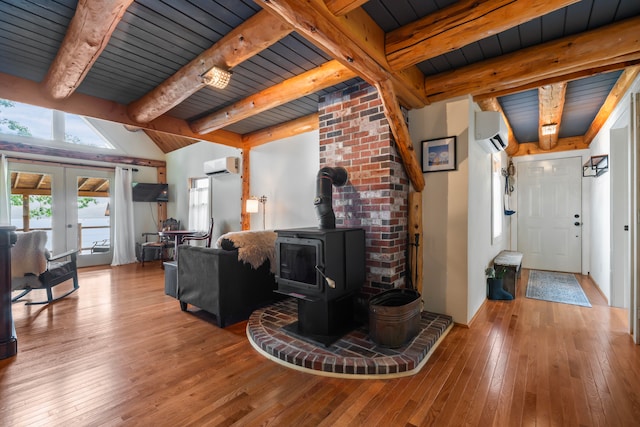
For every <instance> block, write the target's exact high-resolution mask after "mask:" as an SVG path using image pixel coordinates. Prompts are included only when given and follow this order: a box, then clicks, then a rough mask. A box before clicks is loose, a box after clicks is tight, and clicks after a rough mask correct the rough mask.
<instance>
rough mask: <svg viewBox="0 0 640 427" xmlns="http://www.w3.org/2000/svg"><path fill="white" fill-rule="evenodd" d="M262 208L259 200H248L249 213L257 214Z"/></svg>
mask: <svg viewBox="0 0 640 427" xmlns="http://www.w3.org/2000/svg"><path fill="white" fill-rule="evenodd" d="M259 208H260V202H259V201H258V199H247V205H246V209H247V212H248V213H257V212H258V210H259Z"/></svg>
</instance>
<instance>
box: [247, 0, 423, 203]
mask: <svg viewBox="0 0 640 427" xmlns="http://www.w3.org/2000/svg"><path fill="white" fill-rule="evenodd" d="M259 4H260V5H261V6H262V7H264V8H265V9H267V10H270V11H272V12H273V13H274V14H276V15H278V16H280V17H281V18H282V19H284V20H285V21H286V22H288V23H289V24H290V25H292V26H293V27H294V28H295V30H296V31H297V32H299V33H301V34H302V35H303V36H304V37H306V38H307V39H308V40H310V41H311V42H312V43H314V44H316V45H318V46H320V47H321V48H322V49H323V50H325V51H326V52H330V53H331V54H332V55H333V56H334V58H335V59H336V60H338V61H340V62H341V63H342V64H343V65H345V66H346V67H348V68H350V69H351V70H353V71H354V72H355V73H357V74H358V75H359V76H360V77H362V78H363V79H365V80H366V81H367V82H369V83H370V84H372V85H374V86H376V88H377V89H378V91H381V98H382V103H383V106H384V110H385V115H386V116H387V119H388V121H389V127H390V128H391V133H392V134H393V136H394V137H395V138H396V144H397V146H398V151H399V154H400V156H401V158H402V161H403V164H404V167H405V170H406V171H407V175H408V176H409V179H410V180H411V183H412V184H413V186H414V189H415V190H416V191H422V189H423V188H424V177H423V175H422V170H421V168H420V165H419V163H418V159H417V156H416V154H415V151H414V150H413V145H412V144H411V139H410V138H409V131H408V129H407V125H406V123H405V121H404V117H403V116H402V112H401V111H400V105H399V104H398V97H397V96H396V92H395V88H394V83H395V82H396V81H397V80H398V79H397V78H396V77H394V76H393V75H392V74H391V73H390V72H389V71H387V69H385V68H384V67H383V66H382V65H380V64H379V63H378V62H377V61H376V60H375V59H374V58H373V57H372V56H371V55H370V54H369V53H368V50H365V49H364V48H363V47H362V46H361V45H360V44H359V43H355V42H354V41H353V40H352V38H351V37H350V36H347V35H346V33H345V32H344V31H342V28H343V27H342V26H341V25H340V24H339V23H338V22H337V18H336V17H335V16H334V15H333V14H331V12H330V11H329V10H328V9H327V8H326V6H325V4H324V2H323V1H322V0H306V1H304V2H300V1H297V0H268V1H264V2H259ZM345 18H346V17H345ZM368 49H375V46H372V45H368ZM378 53H379V54H383V50H382V49H379V52H378ZM392 79H393V83H392Z"/></svg>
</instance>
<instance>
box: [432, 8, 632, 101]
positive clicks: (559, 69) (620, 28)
mask: <svg viewBox="0 0 640 427" xmlns="http://www.w3.org/2000/svg"><path fill="white" fill-rule="evenodd" d="M639 27H640V17H634V18H629V19H626V20H624V21H620V22H617V23H614V24H611V25H607V26H605V27H601V28H598V29H596V30H592V31H587V32H584V33H581V34H578V35H573V36H569V37H564V38H562V39H559V40H555V41H552V42H548V43H544V44H541V45H538V46H533V47H530V48H526V49H522V50H519V51H517V52H514V53H511V54H507V55H502V56H500V57H497V58H493V59H490V60H486V61H482V62H479V63H476V64H472V65H468V66H466V67H462V68H460V69H458V70H455V71H452V72H447V73H440V74H437V75H435V76H431V77H427V78H426V79H425V86H426V87H427V97H428V98H429V100H430V101H431V102H436V101H441V100H445V99H449V98H452V97H456V96H462V95H467V94H471V95H473V96H475V95H480V94H485V95H488V94H492V93H495V92H499V91H504V90H508V89H513V88H519V87H522V86H524V85H527V84H530V83H532V82H539V81H541V80H544V79H550V78H553V77H557V76H562V75H566V74H568V73H576V72H578V71H580V70H587V69H592V68H597V67H602V66H605V65H606V64H609V63H616V62H627V61H633V60H640V38H638V37H637V33H638V28H639Z"/></svg>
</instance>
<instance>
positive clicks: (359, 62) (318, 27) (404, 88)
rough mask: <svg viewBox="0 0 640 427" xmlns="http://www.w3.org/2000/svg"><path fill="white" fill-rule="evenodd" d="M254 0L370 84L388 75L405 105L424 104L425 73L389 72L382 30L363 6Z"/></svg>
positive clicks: (412, 70) (318, 0)
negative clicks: (342, 9)
mask: <svg viewBox="0 0 640 427" xmlns="http://www.w3.org/2000/svg"><path fill="white" fill-rule="evenodd" d="M255 1H256V3H259V4H260V5H261V6H262V7H264V8H265V9H267V10H271V11H272V12H273V13H275V14H277V15H278V16H280V17H281V18H282V19H284V20H285V21H287V22H288V23H289V24H290V25H292V26H293V27H294V28H295V29H296V31H297V32H298V33H300V34H301V35H302V36H304V37H305V38H306V39H307V40H309V41H310V42H311V43H313V44H315V45H316V46H318V47H320V48H321V49H323V50H324V51H325V52H327V53H328V54H329V55H332V56H333V57H334V58H335V59H336V60H338V61H340V62H342V64H343V65H345V66H346V67H347V68H350V69H351V70H353V71H354V72H355V73H356V74H358V75H359V76H360V77H362V78H363V79H364V80H366V81H367V82H369V83H370V84H371V85H375V84H376V82H378V81H382V80H386V79H389V78H390V77H391V81H392V82H393V84H394V86H395V90H396V93H397V95H398V97H399V99H400V101H401V103H402V104H403V105H404V106H406V107H409V108H420V107H423V106H425V105H426V104H427V97H426V96H425V91H424V74H423V73H422V72H421V71H420V70H419V69H418V68H417V67H410V68H408V69H406V70H403V71H402V72H391V69H390V67H389V65H388V64H387V63H386V61H387V60H386V55H385V54H384V32H383V31H382V29H381V28H380V27H379V26H378V25H377V24H376V23H375V21H373V19H371V17H370V16H369V15H368V14H367V13H366V12H365V11H364V10H363V9H361V8H358V9H354V10H353V11H351V12H349V13H348V14H347V15H345V16H335V15H333V14H332V13H331V12H330V11H329V10H328V9H327V7H326V6H325V4H324V2H323V1H322V0H307V1H305V2H300V1H295V0H269V1H267V2H262V1H259V0H255Z"/></svg>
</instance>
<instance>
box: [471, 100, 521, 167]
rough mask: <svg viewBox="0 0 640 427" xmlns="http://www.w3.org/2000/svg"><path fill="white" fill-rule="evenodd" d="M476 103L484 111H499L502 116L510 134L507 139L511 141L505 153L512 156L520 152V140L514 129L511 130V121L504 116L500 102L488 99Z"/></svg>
mask: <svg viewBox="0 0 640 427" xmlns="http://www.w3.org/2000/svg"><path fill="white" fill-rule="evenodd" d="M476 102H477V103H478V105H479V106H480V108H481V109H482V111H498V112H499V113H500V114H501V115H502V118H503V119H504V122H505V124H506V125H507V132H508V136H507V139H508V140H509V141H508V145H507V148H506V150H505V151H506V152H507V154H508V155H512V154H514V153H516V152H517V151H518V140H517V139H516V136H515V135H514V133H513V128H511V123H509V119H507V116H506V115H505V114H504V110H502V106H501V105H500V103H499V102H498V99H497V98H486V99H481V100H477V101H476Z"/></svg>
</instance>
